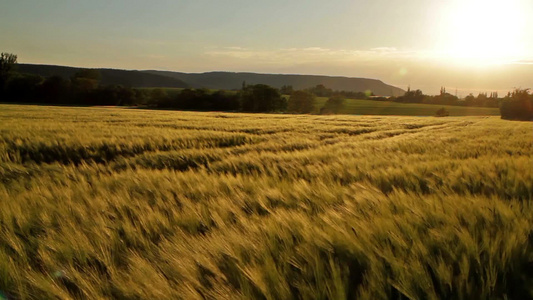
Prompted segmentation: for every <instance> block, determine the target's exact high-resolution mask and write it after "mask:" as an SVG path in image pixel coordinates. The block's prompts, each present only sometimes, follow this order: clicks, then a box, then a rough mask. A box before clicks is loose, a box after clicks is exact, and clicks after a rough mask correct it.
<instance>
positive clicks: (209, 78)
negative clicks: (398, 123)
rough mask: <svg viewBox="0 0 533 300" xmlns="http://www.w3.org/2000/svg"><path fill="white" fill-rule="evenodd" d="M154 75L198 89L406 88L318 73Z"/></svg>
mask: <svg viewBox="0 0 533 300" xmlns="http://www.w3.org/2000/svg"><path fill="white" fill-rule="evenodd" d="M147 72H149V73H151V74H157V75H165V76H169V77H172V78H176V79H179V80H182V81H184V82H187V83H188V84H189V85H191V87H194V88H209V89H225V90H232V89H239V88H241V87H242V83H243V82H246V84H259V83H262V84H267V85H270V86H272V87H275V88H280V87H282V86H284V85H292V86H293V88H294V89H297V90H299V89H306V88H310V87H313V86H316V85H318V84H323V85H325V86H326V87H328V88H331V89H333V90H339V91H352V92H364V91H367V90H370V91H372V92H373V93H374V94H376V95H381V96H400V95H403V94H404V93H405V91H404V90H402V89H400V88H397V87H394V86H391V85H388V84H385V83H383V82H382V81H380V80H377V79H368V78H353V77H332V76H317V75H284V74H258V73H232V72H208V73H180V72H169V71H147Z"/></svg>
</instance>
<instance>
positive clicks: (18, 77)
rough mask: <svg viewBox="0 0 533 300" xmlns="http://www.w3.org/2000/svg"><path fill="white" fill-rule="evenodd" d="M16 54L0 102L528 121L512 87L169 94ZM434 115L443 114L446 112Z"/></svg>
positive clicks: (527, 100) (3, 74)
mask: <svg viewBox="0 0 533 300" xmlns="http://www.w3.org/2000/svg"><path fill="white" fill-rule="evenodd" d="M16 64H17V56H16V55H14V54H9V53H1V55H0V101H4V102H8V101H9V102H16V103H42V104H64V105H125V106H131V105H143V106H146V107H153V108H162V109H180V110H195V111H242V112H289V113H304V114H307V113H313V112H316V111H319V112H320V113H321V114H337V113H341V112H342V109H343V108H344V105H345V99H347V98H351V99H373V100H388V101H394V102H401V103H424V104H438V105H459V106H482V107H499V108H500V112H501V115H502V118H504V119H517V120H532V119H533V95H532V94H531V93H530V91H529V90H528V89H516V90H515V91H513V92H509V93H508V94H507V95H506V96H505V97H503V98H499V97H498V94H497V93H491V94H490V95H487V94H484V93H480V94H479V95H478V96H477V97H474V95H472V94H470V95H468V96H467V97H466V98H465V99H464V100H462V99H459V98H458V97H457V96H454V95H452V94H450V93H448V92H446V89H445V88H444V87H443V88H441V92H440V94H439V95H436V96H430V95H425V94H424V93H423V92H422V91H421V90H418V89H417V90H411V89H410V88H409V89H408V90H407V92H406V93H405V94H404V95H403V96H400V97H390V98H383V97H381V98H380V97H375V96H374V95H373V94H372V93H371V92H366V93H363V92H348V91H333V90H332V89H329V88H327V87H325V86H324V85H317V86H315V87H312V88H308V89H305V90H294V89H293V88H292V86H283V87H282V88H281V89H276V88H273V87H271V86H268V85H264V84H255V85H246V83H244V82H243V86H242V89H241V90H239V91H216V92H211V91H209V90H206V89H183V90H181V91H177V92H175V93H173V94H172V95H169V93H168V92H167V90H165V89H132V88H130V87H124V86H120V85H101V84H100V79H101V76H100V73H99V71H98V70H92V69H87V70H80V71H78V72H77V73H75V74H74V75H73V76H72V77H71V78H68V79H65V78H63V77H60V76H51V77H48V78H43V77H41V76H38V75H34V74H20V73H18V72H16ZM316 97H327V98H328V100H327V102H326V103H325V105H324V106H323V107H321V108H320V109H317V108H316V107H315V105H316ZM438 115H441V116H446V112H442V113H440V114H438Z"/></svg>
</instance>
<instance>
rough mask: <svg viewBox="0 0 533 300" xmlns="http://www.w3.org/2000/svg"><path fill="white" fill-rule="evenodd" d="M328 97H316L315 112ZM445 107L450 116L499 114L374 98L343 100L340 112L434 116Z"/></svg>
mask: <svg viewBox="0 0 533 300" xmlns="http://www.w3.org/2000/svg"><path fill="white" fill-rule="evenodd" d="M327 100H328V99H327V98H325V97H319V98H317V101H316V104H315V107H316V110H317V112H318V111H319V110H320V108H321V107H323V106H324V104H325V103H326V101H327ZM442 107H444V108H446V110H448V111H449V112H450V116H499V115H500V110H499V109H498V108H491V107H468V106H451V105H433V104H421V103H397V102H391V101H376V100H355V99H347V100H345V107H344V109H343V110H342V111H341V112H340V113H342V114H351V115H396V116H434V115H435V113H436V112H437V110H438V109H440V108H442Z"/></svg>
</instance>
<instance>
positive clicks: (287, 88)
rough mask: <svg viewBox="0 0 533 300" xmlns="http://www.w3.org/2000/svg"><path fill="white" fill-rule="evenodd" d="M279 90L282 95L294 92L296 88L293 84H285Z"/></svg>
mask: <svg viewBox="0 0 533 300" xmlns="http://www.w3.org/2000/svg"><path fill="white" fill-rule="evenodd" d="M279 91H280V93H281V94H282V95H290V94H292V92H294V88H293V87H292V85H284V86H282V87H281V88H280V89H279Z"/></svg>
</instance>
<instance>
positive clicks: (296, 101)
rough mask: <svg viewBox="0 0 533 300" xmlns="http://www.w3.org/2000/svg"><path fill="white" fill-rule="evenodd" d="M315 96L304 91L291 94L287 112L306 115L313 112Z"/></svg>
mask: <svg viewBox="0 0 533 300" xmlns="http://www.w3.org/2000/svg"><path fill="white" fill-rule="evenodd" d="M314 104H315V95H313V94H311V93H309V92H306V91H296V92H293V93H292V95H291V97H290V98H289V105H288V111H289V112H291V113H301V114H308V113H310V112H312V111H313V109H314Z"/></svg>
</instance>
